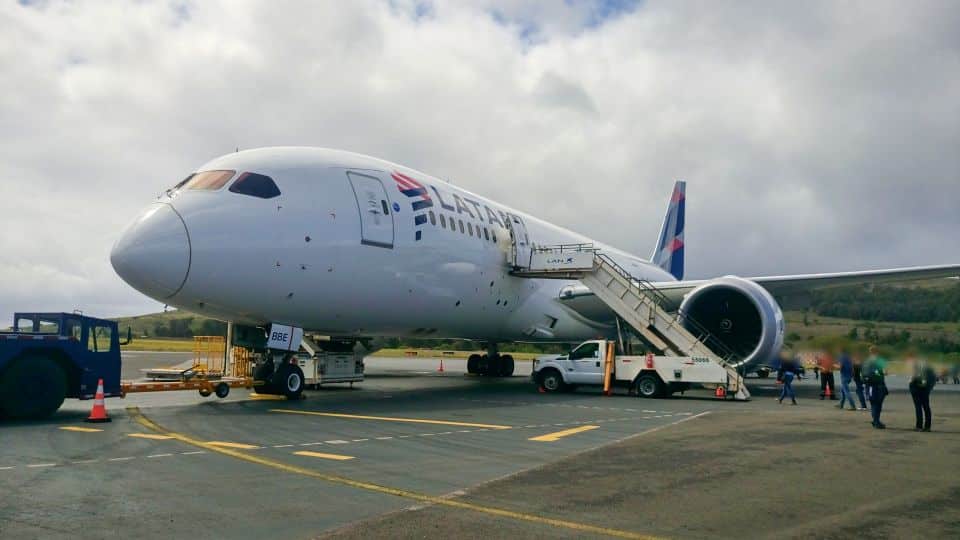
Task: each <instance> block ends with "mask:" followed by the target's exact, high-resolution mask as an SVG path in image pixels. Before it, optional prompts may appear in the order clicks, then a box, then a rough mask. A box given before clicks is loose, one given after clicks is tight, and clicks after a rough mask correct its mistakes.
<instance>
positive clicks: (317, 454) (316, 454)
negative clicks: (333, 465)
mask: <svg viewBox="0 0 960 540" xmlns="http://www.w3.org/2000/svg"><path fill="white" fill-rule="evenodd" d="M293 454H294V455H295V456H306V457H315V458H320V459H334V460H336V461H347V460H348V459H353V456H343V455H340V454H325V453H323V452H310V451H309V450H300V451H299V452H294V453H293Z"/></svg>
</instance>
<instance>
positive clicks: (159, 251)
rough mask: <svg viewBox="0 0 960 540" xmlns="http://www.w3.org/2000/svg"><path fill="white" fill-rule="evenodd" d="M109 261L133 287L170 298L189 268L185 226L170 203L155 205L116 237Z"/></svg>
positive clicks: (148, 294) (181, 282)
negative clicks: (117, 238)
mask: <svg viewBox="0 0 960 540" xmlns="http://www.w3.org/2000/svg"><path fill="white" fill-rule="evenodd" d="M110 263H111V264H112V265H113V269H114V271H116V273H117V275H119V276H120V277H121V278H122V279H123V280H124V281H126V282H127V283H128V284H130V286H131V287H133V288H134V289H137V290H138V291H140V292H142V293H144V294H146V295H147V296H151V297H153V298H156V299H163V298H169V297H171V296H173V295H175V294H177V292H179V291H180V288H181V287H182V286H183V283H184V282H185V281H186V279H187V272H188V271H189V270H190V239H189V237H188V236H187V226H186V225H185V224H184V223H183V220H182V219H181V218H180V215H179V214H177V213H176V212H175V211H174V210H173V207H171V206H170V205H169V204H165V203H157V204H154V205H152V206H150V207H149V208H147V210H146V211H144V212H143V214H141V215H140V217H138V218H137V219H136V221H134V222H133V224H131V225H130V226H129V227H128V228H127V230H126V231H124V232H123V235H122V236H121V237H120V239H119V240H117V243H116V244H115V245H114V246H113V250H112V251H111V252H110Z"/></svg>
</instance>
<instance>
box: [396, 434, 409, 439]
mask: <svg viewBox="0 0 960 540" xmlns="http://www.w3.org/2000/svg"><path fill="white" fill-rule="evenodd" d="M407 437H413V435H398V436H397V438H398V439H406V438H407Z"/></svg>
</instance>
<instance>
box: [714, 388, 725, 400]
mask: <svg viewBox="0 0 960 540" xmlns="http://www.w3.org/2000/svg"><path fill="white" fill-rule="evenodd" d="M713 395H715V396H717V397H718V398H722V397H727V391H726V390H724V388H723V387H722V386H718V387H717V391H716V392H714V394H713Z"/></svg>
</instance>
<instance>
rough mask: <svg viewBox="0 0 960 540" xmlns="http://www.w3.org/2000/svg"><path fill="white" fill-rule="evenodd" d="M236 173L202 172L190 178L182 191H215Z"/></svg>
mask: <svg viewBox="0 0 960 540" xmlns="http://www.w3.org/2000/svg"><path fill="white" fill-rule="evenodd" d="M234 173H236V171H203V172H198V173H197V174H195V175H193V176H191V177H190V178H188V179H187V183H186V184H184V186H183V187H184V189H202V190H204V191H216V190H218V189H220V188H222V187H223V186H225V185H227V182H229V181H230V179H231V178H233V175H234Z"/></svg>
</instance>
